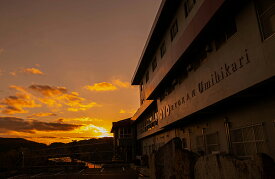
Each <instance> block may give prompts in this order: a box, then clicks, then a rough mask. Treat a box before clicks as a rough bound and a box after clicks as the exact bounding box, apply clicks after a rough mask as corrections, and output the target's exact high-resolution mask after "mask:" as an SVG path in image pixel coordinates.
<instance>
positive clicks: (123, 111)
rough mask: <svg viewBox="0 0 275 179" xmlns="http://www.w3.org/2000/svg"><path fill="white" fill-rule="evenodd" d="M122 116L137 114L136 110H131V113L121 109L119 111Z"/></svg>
mask: <svg viewBox="0 0 275 179" xmlns="http://www.w3.org/2000/svg"><path fill="white" fill-rule="evenodd" d="M119 113H120V114H135V113H136V110H131V111H126V110H124V109H121V110H120V111H119Z"/></svg>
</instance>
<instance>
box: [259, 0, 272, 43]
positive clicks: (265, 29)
mask: <svg viewBox="0 0 275 179" xmlns="http://www.w3.org/2000/svg"><path fill="white" fill-rule="evenodd" d="M256 7H257V12H258V17H259V21H260V27H261V32H262V36H263V39H266V38H268V37H270V36H271V35H272V34H274V32H275V13H274V12H275V2H274V0H256Z"/></svg>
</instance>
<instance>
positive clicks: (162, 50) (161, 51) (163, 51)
mask: <svg viewBox="0 0 275 179" xmlns="http://www.w3.org/2000/svg"><path fill="white" fill-rule="evenodd" d="M165 52H166V46H165V41H163V42H162V44H161V46H160V56H161V58H162V57H163V56H164V54H165Z"/></svg>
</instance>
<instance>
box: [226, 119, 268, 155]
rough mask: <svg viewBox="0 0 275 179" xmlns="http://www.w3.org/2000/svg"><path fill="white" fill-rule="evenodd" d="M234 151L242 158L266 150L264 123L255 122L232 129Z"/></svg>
mask: <svg viewBox="0 0 275 179" xmlns="http://www.w3.org/2000/svg"><path fill="white" fill-rule="evenodd" d="M230 136H231V142H232V150H233V151H232V152H233V154H234V155H236V156H238V157H241V158H250V157H252V156H253V155H254V154H256V153H259V152H264V151H265V138H264V130H263V125H262V124H254V125H249V126H244V127H240V128H235V129H231V130H230Z"/></svg>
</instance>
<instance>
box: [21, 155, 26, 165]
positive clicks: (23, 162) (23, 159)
mask: <svg viewBox="0 0 275 179" xmlns="http://www.w3.org/2000/svg"><path fill="white" fill-rule="evenodd" d="M21 153H22V168H24V167H25V157H24V152H23V151H22V152H21Z"/></svg>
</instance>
